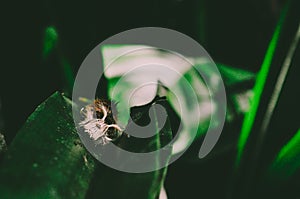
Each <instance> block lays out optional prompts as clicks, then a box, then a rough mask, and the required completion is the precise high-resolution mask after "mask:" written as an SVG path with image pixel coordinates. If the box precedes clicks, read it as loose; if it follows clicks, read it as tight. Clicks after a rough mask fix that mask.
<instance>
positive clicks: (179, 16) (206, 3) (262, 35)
mask: <svg viewBox="0 0 300 199" xmlns="http://www.w3.org/2000/svg"><path fill="white" fill-rule="evenodd" d="M283 3H284V1H281V0H244V1H239V0H228V1H224V0H165V1H162V0H147V1H146V0H133V1H95V0H89V1H59V0H53V1H46V0H42V1H37V2H32V1H31V2H28V1H9V2H8V1H6V2H3V3H2V5H1V12H0V13H1V17H0V18H1V21H2V23H1V25H2V27H1V31H0V32H1V57H2V62H1V67H0V132H2V133H4V135H5V137H6V140H7V142H8V143H10V142H11V140H12V139H13V137H14V136H15V134H16V132H17V131H18V129H19V128H20V127H21V126H22V124H23V123H24V122H25V120H26V118H27V117H28V116H29V115H30V114H31V113H32V112H33V111H34V109H35V108H36V107H37V106H38V105H39V104H40V103H41V102H42V101H44V100H45V99H46V98H47V97H48V96H50V95H51V94H52V93H53V92H54V91H56V90H60V91H63V89H62V88H63V87H64V85H63V84H64V81H63V76H62V75H58V74H60V71H61V66H60V63H59V61H58V60H56V59H53V60H51V61H50V62H47V63H45V60H43V58H42V51H43V39H44V34H45V29H46V27H48V26H54V27H56V29H57V32H58V38H59V48H60V51H61V53H63V54H64V56H65V57H66V58H67V59H68V61H69V62H70V64H71V66H72V70H73V73H74V74H76V70H77V69H78V67H79V66H80V64H81V62H82V61H83V59H84V58H85V56H86V55H87V54H88V53H89V52H90V50H91V49H93V48H94V47H95V46H96V45H97V44H99V43H100V42H102V41H103V40H105V39H106V38H108V37H110V36H112V35H114V34H117V33H119V32H121V31H125V30H128V29H132V28H137V27H145V26H157V27H165V28H171V29H174V30H178V31H180V32H182V33H185V34H187V35H189V36H190V37H192V38H194V39H195V40H196V41H198V42H199V43H200V44H202V45H203V46H204V47H205V49H206V50H207V51H208V53H209V54H210V55H211V57H212V58H213V59H214V60H215V61H216V62H221V63H224V64H227V65H230V66H233V67H237V68H241V69H245V70H249V71H252V72H255V73H256V72H257V71H258V70H259V69H260V67H261V63H262V60H263V58H264V55H265V52H266V49H267V46H268V44H269V41H270V39H271V36H272V33H273V32H274V28H275V25H276V23H277V21H278V18H279V15H280V11H281V9H282V5H283ZM45 128H46V127H45ZM232 157H233V156H232V154H227V155H223V156H220V157H218V158H216V159H214V160H211V161H210V162H208V163H201V169H209V170H214V171H215V176H220V178H222V176H226V175H230V174H229V173H224V171H230V170H231V169H230V167H231V166H232V165H231V164H230V163H231V162H232V160H231V159H232ZM222 162H224V163H225V164H223V165H222V167H221V168H220V163H222ZM197 164H198V163H196V164H194V163H193V167H192V168H187V164H186V162H185V163H182V162H180V161H179V162H178V163H176V168H174V167H175V166H173V165H171V167H170V174H169V176H168V179H167V185H168V186H169V187H171V188H172V189H173V190H175V191H173V192H171V193H170V192H169V193H168V194H169V197H170V198H176V197H174V195H177V196H178V197H179V198H180V196H181V197H184V195H185V190H188V189H189V188H190V189H193V190H196V191H197V192H198V193H199V191H200V190H197V189H199V187H198V185H197V182H195V183H189V185H188V186H189V187H185V189H181V188H182V187H181V186H182V184H184V181H189V180H191V179H192V177H193V175H194V174H195V173H197V170H198V169H199V167H198V166H199V165H197ZM212 165H213V166H212ZM187 170H189V173H188V174H187V173H185V171H187ZM176 172H177V173H176ZM174 173H175V174H176V175H174ZM204 173H205V172H204ZM202 176H203V178H205V179H206V180H207V179H209V173H207V176H204V175H202ZM178 179H181V180H182V182H181V183H178V184H177V183H176V181H178ZM222 183H223V181H222V180H221V179H220V180H216V178H212V179H211V181H207V184H208V185H209V186H218V187H220V186H222ZM167 188H168V187H167ZM224 189H226V187H224ZM202 191H203V192H205V191H206V192H208V191H209V190H207V189H202ZM220 193H221V192H220ZM178 194H179V195H178ZM180 194H181V195H180ZM204 195H205V194H204ZM213 195H216V196H217V195H218V193H217V192H215V193H214V194H213Z"/></svg>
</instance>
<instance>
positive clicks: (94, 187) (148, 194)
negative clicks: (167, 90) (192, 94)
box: [87, 99, 172, 199]
mask: <svg viewBox="0 0 300 199" xmlns="http://www.w3.org/2000/svg"><path fill="white" fill-rule="evenodd" d="M153 103H158V104H160V105H162V106H164V107H166V108H168V104H167V103H166V100H164V99H156V100H155V101H154V102H152V103H150V104H147V105H145V106H142V107H134V108H132V109H131V117H132V118H133V121H134V122H135V123H136V124H138V125H141V126H142V125H145V124H147V123H148V122H149V116H148V111H149V108H150V106H151V105H152V104H153ZM150 114H151V113H150ZM154 114H155V120H156V121H155V122H154V123H156V122H159V121H158V119H157V115H156V113H155V112H154ZM151 124H152V123H151ZM129 126H130V123H129ZM151 129H153V131H157V125H153V126H151ZM128 131H130V127H128ZM141 133H142V132H141ZM171 139H172V131H171V129H170V123H169V121H168V120H167V122H166V124H165V125H164V127H163V128H162V129H161V130H160V132H156V134H155V135H154V136H152V137H150V138H143V139H138V138H135V137H132V136H130V137H127V136H126V135H123V137H122V138H121V139H120V141H118V143H116V144H117V145H118V146H119V147H121V148H123V149H125V150H127V151H132V152H136V153H138V152H140V153H145V152H149V151H155V150H158V149H160V148H161V147H164V146H166V145H167V144H168V143H169V141H171ZM167 150H168V154H169V157H171V153H172V148H171V147H170V148H168V149H167ZM115 155H116V156H118V153H116V154H115ZM129 161H130V160H128V162H129ZM158 161H161V157H160V156H157V158H156V160H155V161H154V162H153V164H158ZM128 162H126V161H125V162H124V163H123V165H124V166H126V165H127V164H128ZM167 163H168V162H165V164H167ZM166 173H167V167H165V168H162V169H160V170H156V171H152V172H147V173H139V174H137V173H125V172H121V171H117V170H114V169H112V168H109V167H106V166H104V165H102V164H99V165H98V168H97V170H96V174H95V176H94V179H93V181H92V183H91V187H90V190H89V193H88V195H87V198H110V199H119V198H131V199H141V198H143V199H156V198H158V195H159V193H160V190H161V188H162V185H163V182H164V179H165V175H166Z"/></svg>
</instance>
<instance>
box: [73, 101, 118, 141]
mask: <svg viewBox="0 0 300 199" xmlns="http://www.w3.org/2000/svg"><path fill="white" fill-rule="evenodd" d="M110 104H112V103H111V102H110V101H108V100H102V99H96V100H94V102H93V103H92V104H89V105H87V106H85V107H83V108H82V109H81V111H80V113H81V116H82V117H83V120H82V121H81V122H80V123H79V126H81V127H82V128H83V129H84V132H86V133H88V134H89V136H90V138H91V139H92V140H94V141H96V144H102V145H105V144H107V143H109V142H111V141H115V140H116V139H118V138H119V137H120V136H121V135H122V132H123V131H122V129H121V128H120V127H119V126H118V125H117V124H116V119H115V117H114V116H113V114H112V107H111V105H110Z"/></svg>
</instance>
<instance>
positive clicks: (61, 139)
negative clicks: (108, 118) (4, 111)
mask: <svg viewBox="0 0 300 199" xmlns="http://www.w3.org/2000/svg"><path fill="white" fill-rule="evenodd" d="M71 108H72V106H71V104H70V103H68V101H67V100H66V99H65V98H64V97H63V96H62V95H61V94H59V93H55V94H53V95H52V96H51V97H50V98H49V99H47V100H46V101H45V102H44V103H42V104H41V105H40V106H39V107H38V108H37V109H36V110H35V112H34V113H33V114H32V115H31V116H30V117H29V118H28V120H27V121H26V123H25V125H24V126H23V127H22V129H21V130H20V131H19V132H18V134H17V136H16V137H15V139H14V140H13V142H12V143H11V145H10V146H9V148H8V152H7V153H6V154H5V156H4V159H3V162H2V164H1V169H0V193H1V198H84V196H85V193H86V191H87V189H88V187H89V181H90V179H91V175H92V173H93V171H94V164H95V163H94V160H93V159H92V158H91V156H90V155H89V154H88V153H87V152H86V150H85V149H84V148H83V146H82V145H81V144H80V140H79V137H78V135H77V132H76V130H75V127H74V123H73V118H72V114H71V113H72V112H71Z"/></svg>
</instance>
